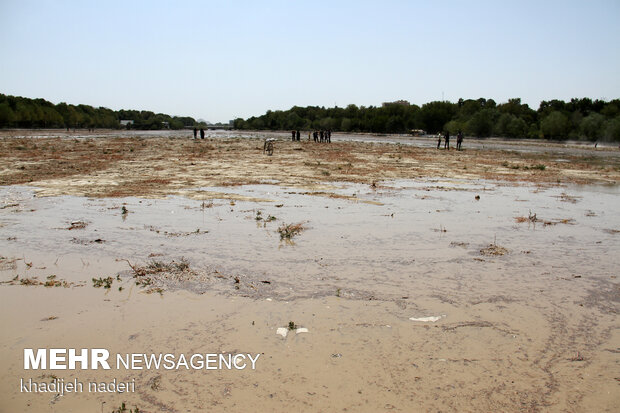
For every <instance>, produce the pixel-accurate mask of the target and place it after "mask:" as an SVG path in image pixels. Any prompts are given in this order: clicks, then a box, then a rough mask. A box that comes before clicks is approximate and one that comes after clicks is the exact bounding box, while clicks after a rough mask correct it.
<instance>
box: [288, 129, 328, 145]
mask: <svg viewBox="0 0 620 413" xmlns="http://www.w3.org/2000/svg"><path fill="white" fill-rule="evenodd" d="M312 138H314V141H315V142H320V143H323V142H326V143H331V142H332V131H331V130H329V129H328V130H320V131H318V130H315V131H314V132H308V140H312ZM291 139H292V140H293V142H294V141H298V140H300V139H301V133H300V132H299V130H294V131H291Z"/></svg>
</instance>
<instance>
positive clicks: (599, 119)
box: [580, 113, 605, 140]
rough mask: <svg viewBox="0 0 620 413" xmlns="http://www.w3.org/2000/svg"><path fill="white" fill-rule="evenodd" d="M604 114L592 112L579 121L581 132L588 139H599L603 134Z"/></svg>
mask: <svg viewBox="0 0 620 413" xmlns="http://www.w3.org/2000/svg"><path fill="white" fill-rule="evenodd" d="M604 123H605V116H603V115H601V114H599V113H592V114H590V115H588V116H586V117H585V118H583V120H582V121H581V126H580V130H581V134H582V135H583V136H585V137H586V138H588V139H590V140H596V139H600V138H601V137H602V136H603V132H604V130H603V124H604Z"/></svg>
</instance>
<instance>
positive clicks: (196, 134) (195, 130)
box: [194, 128, 198, 139]
mask: <svg viewBox="0 0 620 413" xmlns="http://www.w3.org/2000/svg"><path fill="white" fill-rule="evenodd" d="M197 137H198V129H196V128H194V139H196V138H197Z"/></svg>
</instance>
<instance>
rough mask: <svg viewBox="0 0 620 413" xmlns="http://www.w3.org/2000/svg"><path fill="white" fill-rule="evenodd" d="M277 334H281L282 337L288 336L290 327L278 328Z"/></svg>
mask: <svg viewBox="0 0 620 413" xmlns="http://www.w3.org/2000/svg"><path fill="white" fill-rule="evenodd" d="M276 334H278V335H281V336H282V338H286V335H287V334H288V328H285V327H279V328H278V329H277V330H276Z"/></svg>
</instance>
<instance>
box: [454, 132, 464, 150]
mask: <svg viewBox="0 0 620 413" xmlns="http://www.w3.org/2000/svg"><path fill="white" fill-rule="evenodd" d="M462 144H463V132H461V131H459V133H458V134H457V135H456V150H457V151H460V150H461V145H462Z"/></svg>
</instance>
